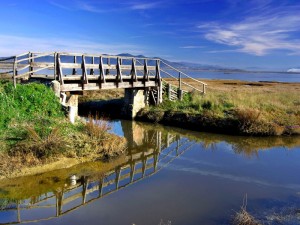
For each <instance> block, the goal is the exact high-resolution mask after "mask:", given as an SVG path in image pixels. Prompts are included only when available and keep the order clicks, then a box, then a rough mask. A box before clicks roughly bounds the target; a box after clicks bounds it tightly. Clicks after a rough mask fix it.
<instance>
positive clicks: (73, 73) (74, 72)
mask: <svg viewBox="0 0 300 225" xmlns="http://www.w3.org/2000/svg"><path fill="white" fill-rule="evenodd" d="M73 62H74V64H75V63H76V55H75V56H74V59H73ZM76 73H77V71H76V68H73V71H72V75H76Z"/></svg>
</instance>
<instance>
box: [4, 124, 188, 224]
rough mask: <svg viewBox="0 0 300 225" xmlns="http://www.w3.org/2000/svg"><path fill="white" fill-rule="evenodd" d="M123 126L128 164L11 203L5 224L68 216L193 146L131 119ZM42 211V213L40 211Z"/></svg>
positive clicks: (76, 178)
mask: <svg viewBox="0 0 300 225" xmlns="http://www.w3.org/2000/svg"><path fill="white" fill-rule="evenodd" d="M122 125H123V126H122V127H123V131H124V134H125V137H126V138H127V140H128V150H129V152H128V155H127V162H126V163H124V164H122V165H119V166H117V167H116V168H115V169H114V170H111V171H109V172H107V173H105V174H104V176H101V178H99V179H95V178H94V179H93V178H91V177H89V176H81V177H78V176H76V175H73V176H71V177H70V178H69V181H68V182H66V183H67V184H65V186H64V187H62V188H59V190H58V189H56V190H55V191H53V192H49V193H45V194H43V195H41V196H38V197H36V196H35V197H31V198H29V199H25V200H22V201H18V202H17V203H13V204H9V205H10V206H9V207H8V208H7V209H4V211H14V215H15V219H14V221H12V219H10V221H7V222H6V223H5V224H16V223H28V222H38V221H42V220H50V219H53V218H56V217H59V216H62V215H65V214H67V213H69V212H72V211H74V210H76V209H78V208H79V207H81V206H83V205H85V204H88V203H91V202H93V201H95V200H97V199H99V198H102V197H104V196H107V195H110V194H112V193H114V192H116V191H118V190H120V189H123V188H125V187H127V186H129V185H131V184H134V183H136V182H138V181H140V180H143V179H145V178H147V177H150V176H152V175H153V174H155V173H157V172H159V171H160V170H161V169H162V168H164V167H166V166H167V165H168V164H169V163H171V162H172V161H173V160H174V159H176V158H177V157H179V156H180V155H181V154H183V153H184V152H185V151H187V150H188V149H190V148H191V147H192V145H193V142H190V141H189V140H188V139H186V138H181V136H180V135H178V134H170V133H168V132H167V133H166V132H161V131H158V130H153V129H152V130H145V129H144V128H142V127H140V126H138V125H136V124H135V123H131V122H130V123H128V122H127V123H125V124H122ZM41 211H42V212H43V213H39V212H41ZM41 215H43V216H42V218H40V216H41ZM29 217H34V218H29Z"/></svg>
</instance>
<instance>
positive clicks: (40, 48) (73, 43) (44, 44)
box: [0, 35, 145, 56]
mask: <svg viewBox="0 0 300 225" xmlns="http://www.w3.org/2000/svg"><path fill="white" fill-rule="evenodd" d="M0 43H1V48H0V56H11V55H18V54H22V53H25V52H29V51H31V52H55V51H56V52H78V53H96V54H103V53H106V54H119V53H120V52H126V53H131V54H144V53H145V52H144V51H143V50H144V49H143V48H141V47H140V46H138V45H132V44H119V43H107V44H106V43H97V42H93V41H85V40H82V39H81V40H74V39H61V38H60V39H57V38H48V37H47V38H33V37H21V36H14V35H0Z"/></svg>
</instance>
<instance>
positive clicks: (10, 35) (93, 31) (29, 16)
mask: <svg viewBox="0 0 300 225" xmlns="http://www.w3.org/2000/svg"><path fill="white" fill-rule="evenodd" d="M0 27H1V33H0V55H1V56H8V55H14V54H20V53H23V52H28V51H38V52H44V51H70V52H87V53H108V54H119V53H125V52H126V53H131V54H143V55H146V56H159V57H162V58H166V59H168V60H172V61H189V62H194V63H201V64H210V65H220V66H227V67H235V68H249V67H259V68H265V69H285V68H291V67H300V1H298V0H294V1H293V0H289V1H287V0H286V1H285V0H190V1H189V0H152V1H146V0H140V1H137V0H129V1H126V0H123V1H116V0H9V1H7V0H6V1H5V0H1V7H0Z"/></svg>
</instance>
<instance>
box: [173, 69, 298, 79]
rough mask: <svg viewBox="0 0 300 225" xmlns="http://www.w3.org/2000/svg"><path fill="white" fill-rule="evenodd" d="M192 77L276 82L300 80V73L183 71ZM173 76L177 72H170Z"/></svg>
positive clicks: (176, 75)
mask: <svg viewBox="0 0 300 225" xmlns="http://www.w3.org/2000/svg"><path fill="white" fill-rule="evenodd" d="M184 72H185V73H186V74H188V75H189V76H191V77H193V78H199V79H222V80H223V79H224V80H243V81H277V82H300V73H263V72H257V73H254V72H232V73H226V72H225V73H224V72H210V71H194V70H192V71H184ZM171 73H172V74H173V75H174V76H175V77H178V74H177V73H174V72H171Z"/></svg>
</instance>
